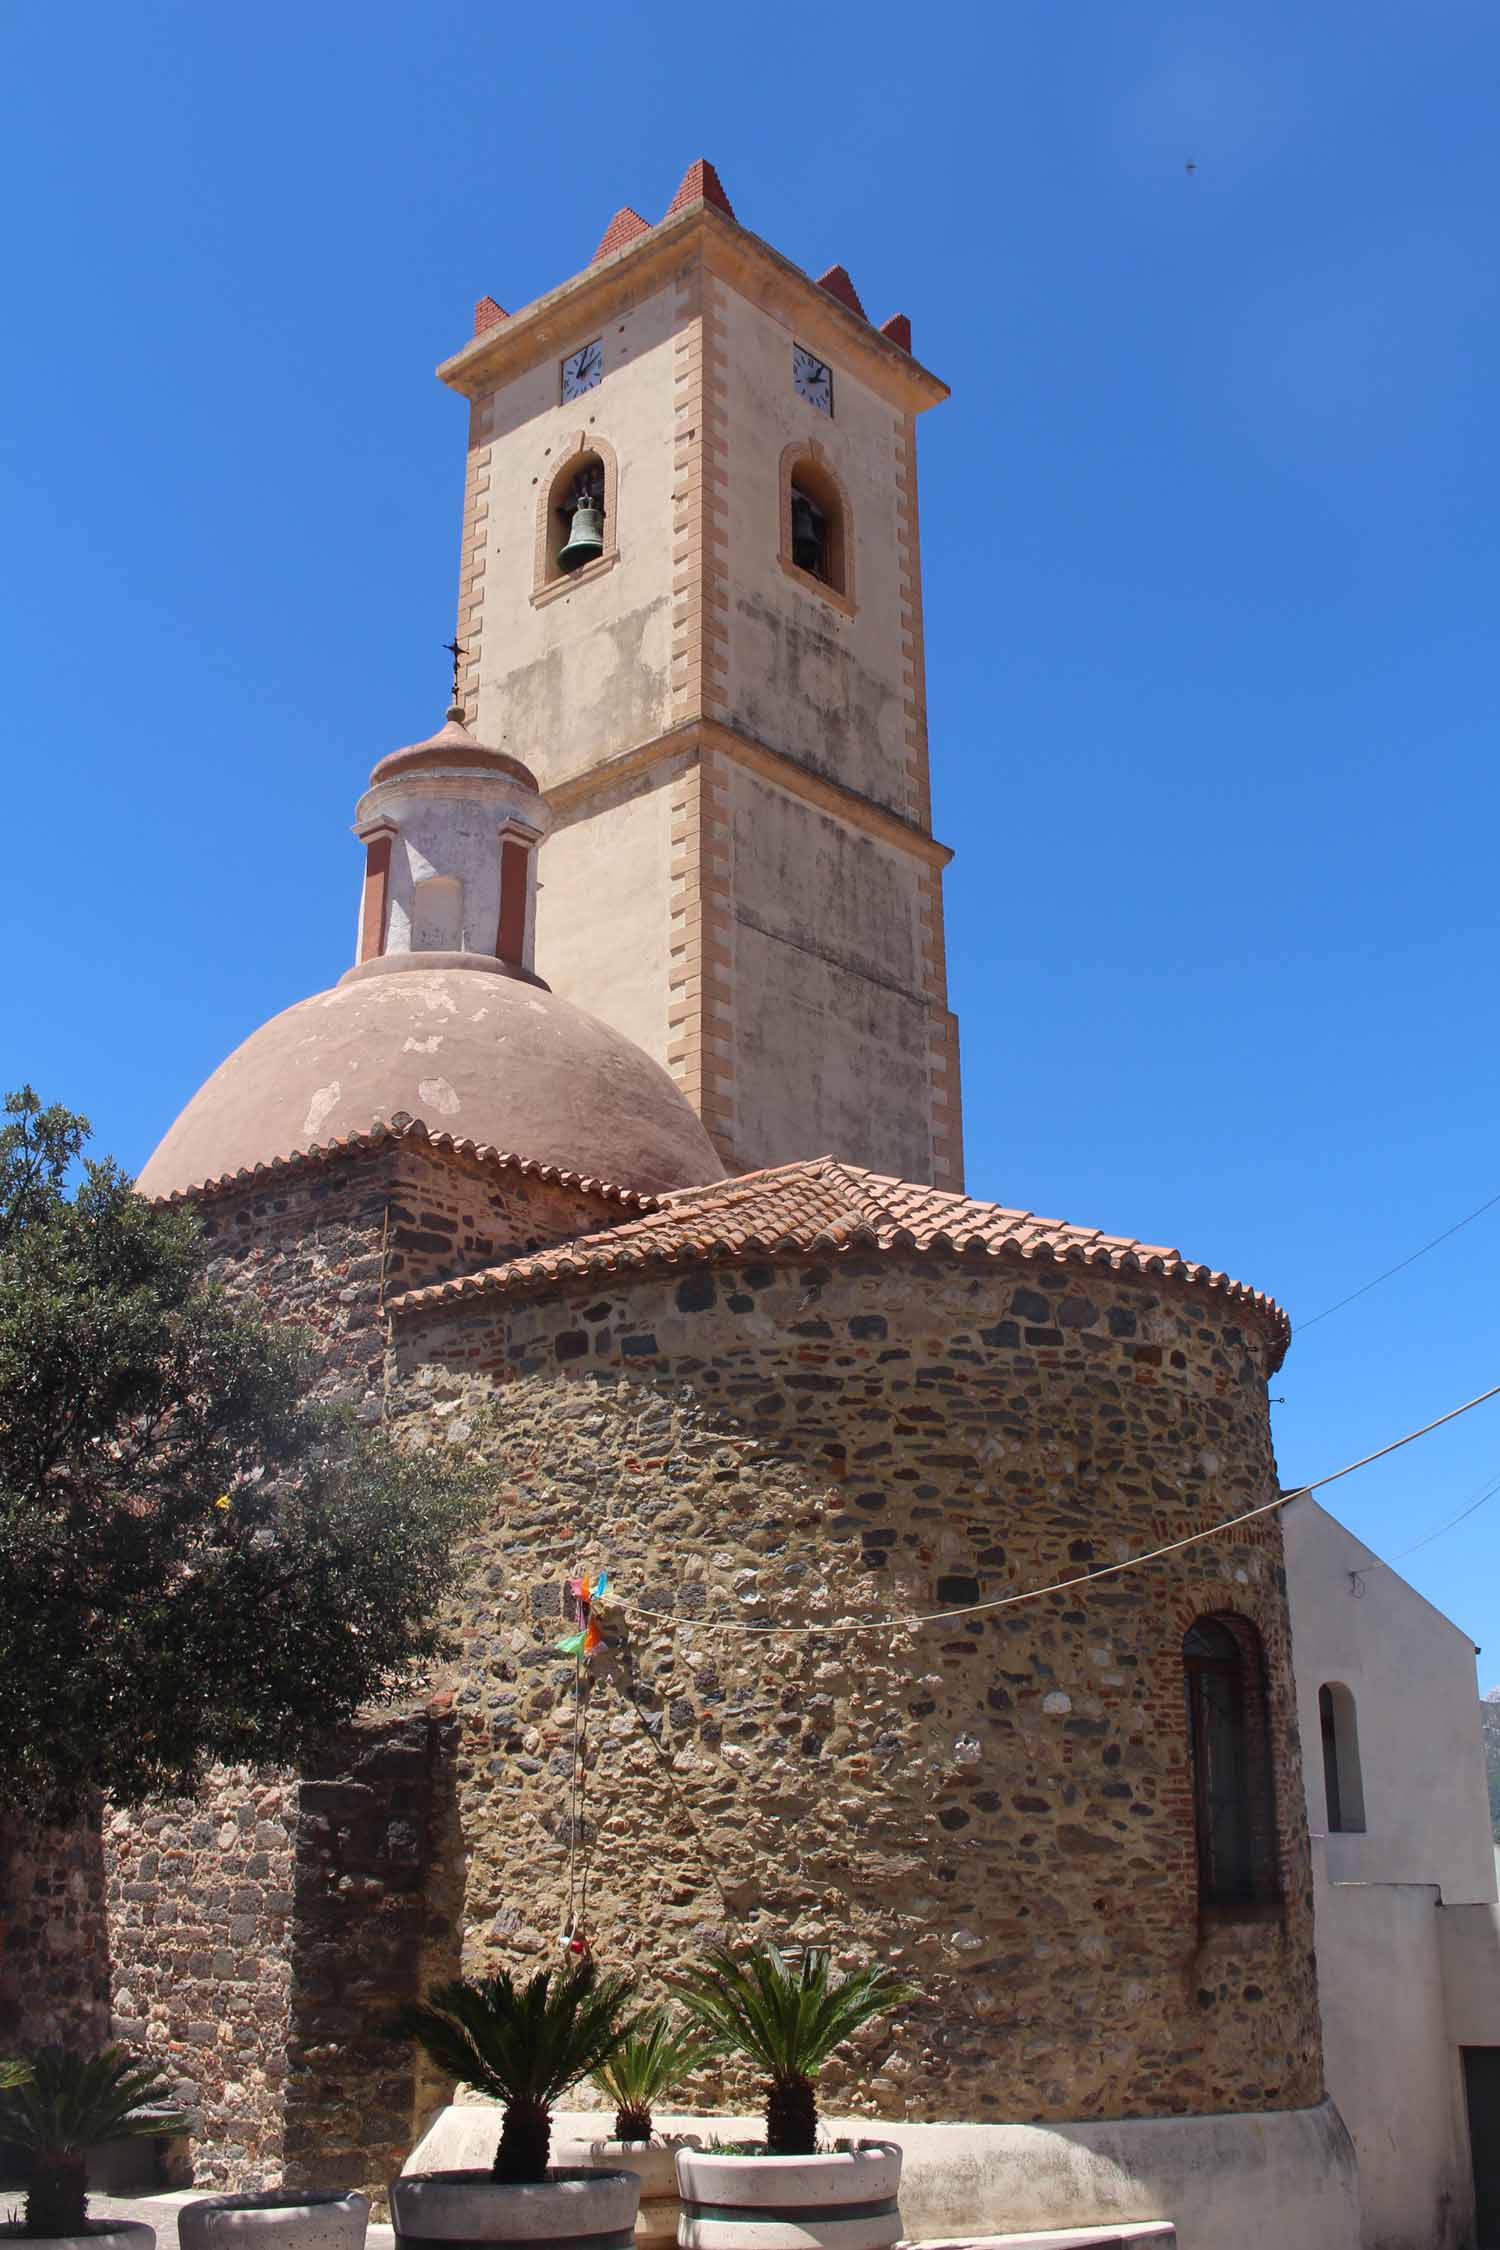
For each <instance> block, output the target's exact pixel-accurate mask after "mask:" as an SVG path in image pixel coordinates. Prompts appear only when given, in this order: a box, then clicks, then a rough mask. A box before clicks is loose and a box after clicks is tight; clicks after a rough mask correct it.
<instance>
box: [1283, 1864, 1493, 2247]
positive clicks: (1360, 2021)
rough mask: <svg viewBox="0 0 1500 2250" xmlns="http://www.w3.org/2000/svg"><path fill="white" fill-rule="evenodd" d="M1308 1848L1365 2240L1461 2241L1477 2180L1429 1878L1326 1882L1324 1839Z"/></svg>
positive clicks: (1332, 2051)
mask: <svg viewBox="0 0 1500 2250" xmlns="http://www.w3.org/2000/svg"><path fill="white" fill-rule="evenodd" d="M1313 1854H1314V1866H1315V1868H1316V1869H1317V1873H1318V1882H1317V1890H1316V1906H1317V1912H1316V1928H1317V1949H1318V1981H1319V1989H1320V1992H1321V1995H1322V2013H1323V2050H1324V2059H1325V2067H1326V2069H1327V2074H1328V2086H1329V2091H1330V2093H1331V2094H1332V2095H1333V2098H1334V2100H1335V2101H1336V2102H1337V2103H1338V2106H1339V2112H1340V2114H1341V2116H1342V2117H1343V2119H1344V2122H1345V2124H1346V2125H1347V2126H1348V2128H1349V2132H1350V2135H1351V2137H1352V2138H1353V2141H1354V2146H1355V2150H1356V2153H1357V2155H1358V2157H1359V2195H1360V2214H1361V2240H1362V2242H1363V2245H1364V2250H1460V2246H1461V2245H1464V2244H1468V2243H1472V2241H1473V2238H1474V2182H1473V2174H1472V2172H1471V2170H1470V2164H1469V2141H1468V2129H1467V2125H1466V2122H1465V2118H1464V2095H1463V2080H1462V2076H1461V2072H1460V2065H1459V2056H1458V2049H1457V2047H1456V2045H1455V2044H1454V2042H1453V2038H1452V2034H1451V2032H1450V2030H1449V2026H1448V2022H1447V2018H1446V2015H1445V2011H1444V2005H1443V1980H1442V1970H1441V1963H1440V1959H1439V1951H1438V1928H1439V1925H1438V1894H1437V1890H1436V1887H1435V1886H1433V1885H1430V1884H1425V1883H1399V1884H1398V1883H1359V1882H1335V1883H1330V1882H1329V1881H1328V1880H1327V1879H1326V1874H1325V1870H1324V1865H1323V1846H1322V1843H1321V1841H1315V1842H1314V1846H1313Z"/></svg>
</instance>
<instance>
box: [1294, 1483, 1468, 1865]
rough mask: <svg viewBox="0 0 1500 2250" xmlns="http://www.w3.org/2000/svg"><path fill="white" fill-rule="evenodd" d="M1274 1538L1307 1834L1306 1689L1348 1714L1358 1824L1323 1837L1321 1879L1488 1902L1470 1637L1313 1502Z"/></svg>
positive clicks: (1311, 1806) (1317, 1823)
mask: <svg viewBox="0 0 1500 2250" xmlns="http://www.w3.org/2000/svg"><path fill="white" fill-rule="evenodd" d="M1284 1536H1285V1539H1286V1552H1287V1586H1288V1592H1289V1595H1290V1599H1291V1608H1292V1634H1293V1647H1294V1651H1295V1656H1296V1667H1297V1698H1298V1704H1299V1707H1300V1711H1301V1723H1302V1739H1303V1741H1304V1742H1306V1743H1307V1744H1308V1745H1309V1746H1310V1748H1309V1757H1308V1802H1307V1811H1308V1821H1309V1825H1310V1826H1311V1828H1312V1830H1313V1832H1314V1834H1316V1835H1322V1834H1324V1833H1325V1832H1326V1830H1327V1827H1328V1815H1327V1802H1326V1795H1325V1790H1324V1785H1323V1772H1322V1763H1321V1729H1320V1725H1319V1719H1318V1689H1319V1688H1320V1687H1321V1686H1322V1685H1323V1684H1324V1682H1325V1681H1337V1682H1339V1683H1340V1684H1342V1685H1343V1686H1345V1687H1347V1688H1348V1689H1349V1690H1350V1692H1351V1693H1352V1695H1353V1697H1354V1702H1355V1708H1356V1710H1357V1712H1358V1721H1359V1763H1360V1769H1361V1773H1362V1777H1363V1784H1364V1803H1365V1830H1364V1833H1363V1834H1362V1835H1358V1834H1349V1835H1335V1836H1330V1837H1329V1838H1328V1854H1327V1862H1328V1872H1329V1875H1330V1878H1331V1879H1332V1880H1333V1881H1335V1882H1340V1881H1344V1882H1364V1883H1435V1884H1437V1885H1438V1887H1439V1888H1440V1890H1441V1892H1442V1895H1443V1898H1444V1900H1445V1901H1446V1902H1447V1903H1448V1904H1449V1905H1455V1904H1458V1903H1460V1902H1463V1901H1475V1900H1488V1899H1493V1898H1494V1896H1495V1856H1494V1839H1493V1837H1492V1836H1491V1833H1490V1815H1489V1798H1488V1794H1487V1791H1486V1786H1485V1776H1484V1746H1483V1742H1482V1739H1481V1735H1480V1726H1479V1687H1478V1682H1477V1680H1476V1678H1475V1672H1474V1643H1473V1642H1472V1640H1470V1638H1469V1637H1468V1635H1467V1634H1466V1633H1464V1632H1462V1631H1460V1629H1459V1628H1458V1626H1456V1625H1454V1624H1452V1623H1451V1622H1450V1620H1449V1619H1448V1618H1446V1617H1444V1616H1443V1615H1442V1613H1441V1612H1440V1611H1438V1610H1436V1609H1434V1608H1433V1606H1432V1604H1431V1603H1430V1602H1427V1601H1424V1600H1423V1599H1422V1596H1421V1595H1420V1594H1419V1593H1418V1592H1417V1590H1416V1588H1415V1587H1414V1586H1409V1585H1408V1584H1407V1582H1406V1580H1405V1579H1404V1578H1402V1577H1401V1576H1400V1575H1399V1574H1398V1573H1397V1572H1396V1571H1394V1570H1391V1569H1389V1568H1388V1567H1387V1566H1386V1565H1385V1564H1384V1563H1383V1562H1381V1561H1380V1559H1379V1557H1378V1556H1377V1555H1375V1554H1374V1553H1373V1552H1372V1550H1371V1549H1370V1548H1368V1547H1366V1546H1365V1545H1364V1543H1363V1542H1362V1541H1361V1540H1358V1539H1356V1538H1355V1536H1354V1534H1353V1533H1352V1532H1351V1531H1348V1530H1346V1529H1345V1527H1344V1525H1343V1524H1341V1523H1339V1522H1338V1521H1337V1519H1336V1518H1335V1517H1333V1516H1331V1515H1329V1514H1328V1512H1327V1510H1326V1509H1324V1508H1320V1507H1319V1506H1318V1504H1317V1502H1316V1501H1315V1500H1312V1499H1302V1500H1294V1501H1293V1502H1292V1504H1291V1506H1290V1507H1289V1508H1288V1509H1287V1511H1286V1520H1285V1533H1284ZM1356 1573H1357V1574H1358V1583H1357V1589H1356V1586H1355V1584H1354V1574H1356Z"/></svg>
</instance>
